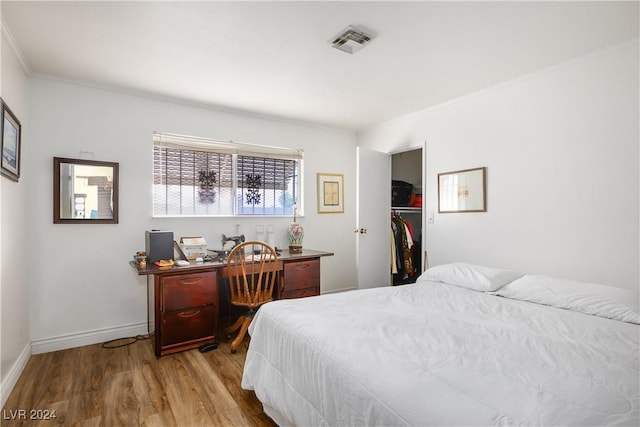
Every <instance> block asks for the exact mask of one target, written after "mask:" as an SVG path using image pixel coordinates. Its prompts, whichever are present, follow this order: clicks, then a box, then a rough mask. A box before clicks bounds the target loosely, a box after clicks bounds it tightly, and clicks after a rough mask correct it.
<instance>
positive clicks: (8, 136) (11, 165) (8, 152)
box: [0, 98, 22, 182]
mask: <svg viewBox="0 0 640 427" xmlns="http://www.w3.org/2000/svg"><path fill="white" fill-rule="evenodd" d="M0 104H2V118H1V120H0V126H1V127H2V131H1V132H0V135H1V136H2V167H1V168H0V173H1V174H2V175H3V176H6V177H7V178H9V179H10V180H12V181H15V182H18V179H19V178H20V136H21V134H22V127H21V125H20V121H19V120H18V118H17V117H16V116H15V114H13V111H11V109H10V108H9V106H8V105H7V104H6V103H5V102H4V100H2V99H1V98H0Z"/></svg>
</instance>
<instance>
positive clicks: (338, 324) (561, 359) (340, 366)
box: [242, 264, 640, 426]
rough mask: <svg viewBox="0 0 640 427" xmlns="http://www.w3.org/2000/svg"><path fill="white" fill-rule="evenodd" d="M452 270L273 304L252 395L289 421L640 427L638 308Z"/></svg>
mask: <svg viewBox="0 0 640 427" xmlns="http://www.w3.org/2000/svg"><path fill="white" fill-rule="evenodd" d="M439 268H440V270H439ZM439 268H435V269H431V270H429V271H428V272H427V273H429V274H427V273H425V274H423V276H421V277H420V278H419V280H418V282H417V283H416V284H414V285H405V286H401V287H389V288H376V289H367V290H358V291H351V292H344V293H340V294H330V295H323V296H319V297H310V298H304V299H298V300H281V301H274V302H272V303H269V304H267V305H265V306H263V307H262V308H261V309H260V310H259V312H258V313H257V315H256V317H255V318H254V320H253V322H252V324H251V327H250V334H251V343H250V346H249V350H248V352H247V358H246V363H245V367H244V374H243V379H242V386H243V388H245V389H250V390H254V391H255V393H256V395H257V397H258V399H259V400H260V401H261V402H262V404H263V407H264V410H265V412H266V413H267V414H268V415H269V416H270V417H272V418H273V419H274V420H275V421H276V423H278V424H279V425H297V426H339V425H348V426H374V425H378V426H399V425H411V426H426V425H437V426H443V425H465V426H478V425H536V426H539V425H547V426H559V425H563V426H564V425H580V426H587V425H590V426H602V425H616V426H617V425H624V426H627V425H628V426H638V425H639V414H640V410H639V408H640V390H639V389H640V385H639V381H640V380H639V378H640V346H639V335H640V327H639V325H638V324H637V323H638V319H639V318H640V317H639V316H638V309H637V300H634V299H631V300H629V299H628V296H627V295H624V292H623V291H621V290H615V289H614V288H611V289H608V288H604V287H601V286H598V285H590V284H577V283H574V282H566V281H559V280H556V279H550V278H545V277H542V276H524V277H522V278H518V276H512V275H510V274H509V272H504V271H499V270H491V269H486V268H484V270H483V268H481V267H477V266H469V265H462V264H460V265H458V264H455V265H454V264H452V265H448V266H441V267H439ZM432 271H433V273H431V272H432ZM505 274H506V275H505ZM440 280H444V281H446V282H448V283H449V284H447V283H443V282H442V281H440ZM452 282H457V283H456V285H452V284H450V283H452ZM505 284H507V285H506V286H505ZM556 284H558V287H557V288H556ZM583 285H584V286H583ZM576 286H577V288H576ZM576 289H577V291H576ZM592 290H594V292H591V291H592ZM496 291H497V292H496ZM601 291H603V292H601ZM499 293H502V294H503V295H504V296H499V295H497V294H499ZM520 299H529V300H534V301H538V303H533V302H529V301H523V300H520ZM544 304H555V305H558V306H561V307H567V308H570V309H566V308H558V307H554V306H549V305H544ZM585 313H592V314H585ZM601 316H607V317H613V318H614V319H611V318H606V317H601ZM615 319H621V320H615ZM634 322H635V323H634Z"/></svg>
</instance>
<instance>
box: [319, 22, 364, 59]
mask: <svg viewBox="0 0 640 427" xmlns="http://www.w3.org/2000/svg"><path fill="white" fill-rule="evenodd" d="M371 39H372V36H371V35H369V34H367V33H366V32H364V31H363V30H361V29H359V28H357V27H355V26H353V25H349V26H347V28H345V29H344V30H342V31H341V32H340V33H338V34H337V35H336V36H335V37H333V38H332V39H331V40H329V43H331V45H332V46H333V47H335V48H336V49H339V50H341V51H343V52H347V53H350V54H354V53H356V52H357V51H359V50H360V49H362V48H363V47H365V46H366V45H368V44H369V42H370V41H371Z"/></svg>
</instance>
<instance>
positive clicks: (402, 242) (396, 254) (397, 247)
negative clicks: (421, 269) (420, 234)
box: [391, 213, 415, 278]
mask: <svg viewBox="0 0 640 427" xmlns="http://www.w3.org/2000/svg"><path fill="white" fill-rule="evenodd" d="M391 230H392V236H393V242H392V245H391V248H392V249H391V250H392V252H393V253H392V254H391V259H392V260H394V259H395V271H397V273H398V274H399V273H402V274H403V275H404V278H408V277H411V276H413V275H414V273H415V269H414V267H413V252H412V249H413V246H414V240H413V233H412V229H411V224H410V223H408V222H406V221H405V220H404V219H402V217H401V216H400V215H398V214H395V213H394V214H393V215H392V218H391ZM391 271H392V273H393V272H394V269H393V268H392V269H391ZM393 274H395V273H393Z"/></svg>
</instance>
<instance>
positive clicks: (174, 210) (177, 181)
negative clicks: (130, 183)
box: [153, 133, 303, 216]
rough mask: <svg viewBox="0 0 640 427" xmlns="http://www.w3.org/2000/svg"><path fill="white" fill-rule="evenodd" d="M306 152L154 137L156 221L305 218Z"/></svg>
mask: <svg viewBox="0 0 640 427" xmlns="http://www.w3.org/2000/svg"><path fill="white" fill-rule="evenodd" d="M302 158H303V152H302V150H297V149H287V148H278V147H266V146H258V145H249V144H240V143H234V142H220V141H214V140H207V139H202V138H192V137H183V136H177V135H168V134H159V133H154V135H153V215H154V216H233V215H250V216H293V214H294V209H296V210H297V213H298V214H299V215H301V214H302V209H301V207H302V191H301V189H302V182H301V177H302Z"/></svg>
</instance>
